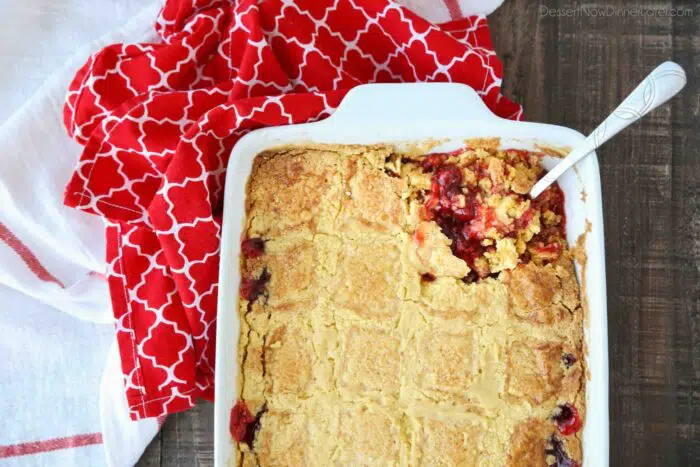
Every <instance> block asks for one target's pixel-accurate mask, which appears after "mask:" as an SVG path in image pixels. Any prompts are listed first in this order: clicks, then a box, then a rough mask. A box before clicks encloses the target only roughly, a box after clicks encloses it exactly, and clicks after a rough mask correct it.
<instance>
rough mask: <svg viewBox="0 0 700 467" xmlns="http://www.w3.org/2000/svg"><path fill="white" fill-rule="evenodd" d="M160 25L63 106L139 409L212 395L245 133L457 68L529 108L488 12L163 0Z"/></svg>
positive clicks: (315, 0)
mask: <svg viewBox="0 0 700 467" xmlns="http://www.w3.org/2000/svg"><path fill="white" fill-rule="evenodd" d="M414 3H416V2H414ZM445 5H447V6H451V8H452V10H453V13H454V12H455V11H457V10H458V8H459V7H458V6H457V10H455V5H458V2H456V1H445ZM155 27H156V30H157V32H158V34H159V36H160V38H161V39H162V42H160V43H148V44H130V45H125V44H115V45H112V46H108V47H106V48H104V49H103V50H101V51H100V52H99V53H97V54H95V55H94V56H93V57H92V58H90V60H89V61H88V62H87V63H86V64H85V65H84V66H83V67H82V68H81V69H80V71H79V72H78V73H77V74H76V76H75V78H74V80H73V83H72V84H71V86H70V90H69V93H68V99H67V103H66V106H65V111H64V117H65V119H64V120H65V125H66V128H67V130H68V132H69V133H70V135H71V136H72V137H73V138H74V139H76V140H77V141H78V142H79V143H81V144H83V145H84V151H83V153H82V156H81V158H80V162H79V165H78V168H77V169H76V171H75V173H74V175H73V177H72V179H71V181H70V183H69V184H68V186H67V189H66V193H65V202H66V204H67V205H69V206H72V207H75V208H78V209H81V210H84V211H88V212H91V213H94V214H96V215H99V216H101V217H103V218H104V219H106V220H107V222H108V228H107V263H108V277H109V288H110V293H111V298H112V305H113V309H114V314H115V317H116V319H117V339H118V343H119V349H120V354H121V362H122V370H123V371H124V374H125V375H126V393H127V400H128V403H129V406H130V410H131V416H132V418H134V419H137V418H142V417H152V416H159V415H162V414H166V413H171V412H175V411H179V410H184V409H187V408H190V407H192V406H193V405H194V403H195V400H196V398H197V397H204V398H207V399H212V396H213V382H214V336H215V327H216V297H217V273H218V266H219V239H220V236H219V233H220V225H221V208H222V206H221V204H222V194H223V189H224V175H225V171H226V165H227V159H228V157H229V154H230V152H231V148H232V147H233V145H234V144H235V143H236V141H237V140H238V139H239V138H240V137H241V136H242V135H243V134H245V133H246V132H248V131H250V130H253V129H255V128H260V127H263V126H269V125H286V124H291V123H302V122H308V121H312V120H317V119H321V118H325V117H327V116H328V115H330V114H331V113H332V112H333V110H334V109H335V108H336V107H337V105H338V104H339V103H340V101H341V100H342V98H343V96H344V95H345V93H346V92H347V90H348V89H350V88H352V87H353V86H357V85H359V84H363V83H369V82H412V81H455V82H461V83H466V84H468V85H470V86H472V87H473V88H474V89H476V90H477V92H478V93H479V94H480V95H481V96H482V98H483V100H484V102H485V103H486V104H487V105H488V106H489V107H490V108H491V109H492V110H493V111H494V112H496V113H497V114H499V115H501V116H503V117H507V118H519V117H520V112H521V109H520V107H519V106H518V105H516V104H513V103H512V102H510V101H509V100H507V99H505V98H503V97H502V96H501V95H500V84H501V73H502V70H501V64H500V62H499V60H498V58H497V57H496V54H495V53H494V52H493V50H492V46H491V41H490V37H489V29H488V26H487V23H486V19H485V18H484V17H483V16H473V17H467V18H463V19H460V20H457V21H452V22H449V23H446V24H442V25H441V26H434V25H433V24H431V23H429V22H428V21H426V20H424V19H422V18H421V17H419V16H417V15H416V14H414V13H412V12H411V11H410V10H408V9H407V8H405V7H402V6H400V5H399V4H397V3H394V2H392V1H390V0H298V1H295V2H291V1H283V0H265V1H262V2H257V1H252V0H242V1H238V2H231V1H225V0H220V1H216V0H168V1H167V2H166V4H165V6H164V8H163V10H162V11H161V13H160V15H159V17H158V18H157V20H156V25H155Z"/></svg>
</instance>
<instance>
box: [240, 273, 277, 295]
mask: <svg viewBox="0 0 700 467" xmlns="http://www.w3.org/2000/svg"><path fill="white" fill-rule="evenodd" d="M269 281H270V273H269V272H268V270H267V268H265V269H263V272H262V274H260V277H258V278H257V279H256V278H255V277H244V278H243V279H241V287H240V293H241V296H242V297H243V298H245V299H246V300H248V301H249V302H254V301H255V300H257V299H258V297H260V296H261V295H263V294H265V292H266V286H267V283H268V282H269Z"/></svg>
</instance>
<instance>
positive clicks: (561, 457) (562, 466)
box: [544, 435, 580, 467]
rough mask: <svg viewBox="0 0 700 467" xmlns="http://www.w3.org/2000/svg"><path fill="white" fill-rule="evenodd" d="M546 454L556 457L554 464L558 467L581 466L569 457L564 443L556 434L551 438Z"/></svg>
mask: <svg viewBox="0 0 700 467" xmlns="http://www.w3.org/2000/svg"><path fill="white" fill-rule="evenodd" d="M544 453H545V455H546V456H552V458H553V459H554V462H555V463H554V464H549V465H553V466H556V467H580V464H579V463H578V462H576V461H575V460H573V459H571V458H570V457H569V454H568V453H567V452H566V450H565V449H564V443H563V442H562V440H560V439H559V438H558V437H557V436H556V435H552V436H551V437H550V438H549V441H548V443H547V447H546V448H545V450H544Z"/></svg>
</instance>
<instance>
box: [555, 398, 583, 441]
mask: <svg viewBox="0 0 700 467" xmlns="http://www.w3.org/2000/svg"><path fill="white" fill-rule="evenodd" d="M552 421H553V422H554V423H556V425H557V428H558V429H559V432H560V433H561V434H562V435H564V436H569V435H573V434H574V433H576V432H578V431H579V430H580V429H581V425H582V422H581V416H580V415H579V413H578V410H576V407H574V406H573V405H571V404H564V405H560V406H559V407H558V411H557V413H555V414H554V415H553V416H552Z"/></svg>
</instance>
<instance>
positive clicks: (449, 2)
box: [442, 0, 464, 21]
mask: <svg viewBox="0 0 700 467" xmlns="http://www.w3.org/2000/svg"><path fill="white" fill-rule="evenodd" d="M442 1H443V2H444V3H445V6H446V7H447V11H448V13H449V14H450V18H451V19H452V20H453V21H454V20H456V19H462V18H464V15H463V14H462V8H461V7H460V6H459V0H442Z"/></svg>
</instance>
